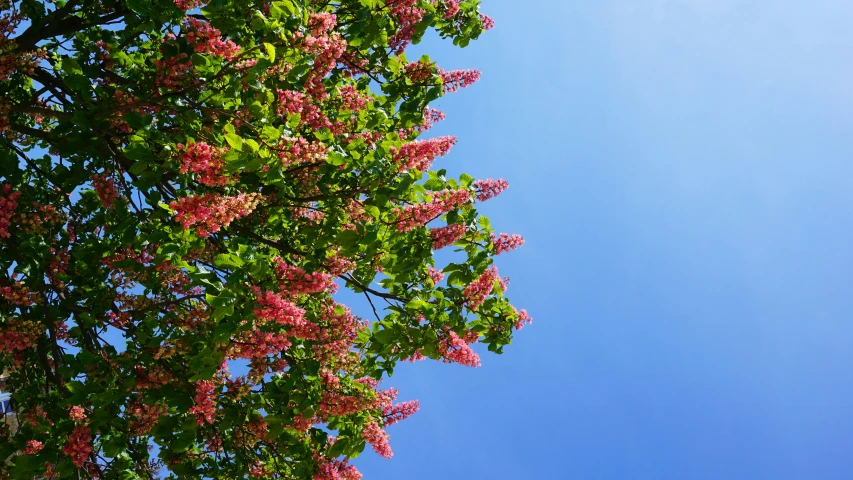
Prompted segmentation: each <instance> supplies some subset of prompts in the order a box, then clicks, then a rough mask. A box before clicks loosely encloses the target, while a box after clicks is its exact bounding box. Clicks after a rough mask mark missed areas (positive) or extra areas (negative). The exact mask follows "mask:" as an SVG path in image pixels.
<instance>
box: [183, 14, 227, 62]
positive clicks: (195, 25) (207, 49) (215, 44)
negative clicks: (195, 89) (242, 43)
mask: <svg viewBox="0 0 853 480" xmlns="http://www.w3.org/2000/svg"><path fill="white" fill-rule="evenodd" d="M187 22H188V27H189V28H188V32H187V35H186V37H187V42H189V44H190V45H192V47H193V49H194V50H195V51H196V52H198V53H207V54H209V55H214V56H217V57H223V58H225V59H226V60H234V58H235V57H236V56H237V54H238V53H240V47H238V46H237V44H235V43H234V42H232V41H231V40H223V39H222V32H220V31H219V30H217V29H216V28H214V27H212V26H211V25H210V24H209V23H208V22H204V21H201V20H198V19H196V18H193V17H189V18H188V19H187Z"/></svg>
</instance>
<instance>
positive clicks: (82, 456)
mask: <svg viewBox="0 0 853 480" xmlns="http://www.w3.org/2000/svg"><path fill="white" fill-rule="evenodd" d="M62 452H63V453H65V454H66V455H68V456H69V457H71V461H72V462H73V463H74V465H76V466H77V468H82V467H83V463H85V462H86V459H87V458H89V453H91V452H92V434H91V433H90V431H89V428H88V427H86V426H83V425H80V426H77V427H74V430H73V431H72V432H71V436H70V437H68V442H67V443H66V444H65V446H64V447H62Z"/></svg>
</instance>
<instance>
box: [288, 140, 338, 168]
mask: <svg viewBox="0 0 853 480" xmlns="http://www.w3.org/2000/svg"><path fill="white" fill-rule="evenodd" d="M284 140H285V142H284V143H283V145H282V146H281V147H279V150H278V158H279V159H280V160H281V164H282V166H285V167H289V166H290V165H296V164H300V163H320V162H323V161H325V160H326V150H327V149H326V145H325V144H323V142H319V141H312V142H309V141H308V140H306V139H305V138H304V137H297V138H287V137H285V138H284Z"/></svg>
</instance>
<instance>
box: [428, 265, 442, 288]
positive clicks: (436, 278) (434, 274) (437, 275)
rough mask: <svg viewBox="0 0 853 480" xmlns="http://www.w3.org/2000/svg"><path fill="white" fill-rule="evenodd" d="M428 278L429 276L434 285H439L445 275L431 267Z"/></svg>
mask: <svg viewBox="0 0 853 480" xmlns="http://www.w3.org/2000/svg"><path fill="white" fill-rule="evenodd" d="M427 276H429V279H430V280H432V283H433V285H438V282H440V281H441V280H442V279H443V278H444V273H442V271H441V270H439V269H437V268H432V267H429V269H428V270H427Z"/></svg>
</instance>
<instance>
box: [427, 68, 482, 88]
mask: <svg viewBox="0 0 853 480" xmlns="http://www.w3.org/2000/svg"><path fill="white" fill-rule="evenodd" d="M438 74H439V75H440V76H441V79H442V80H444V93H452V92H455V91H457V90H459V89H460V88H465V87H467V86H469V85H471V84H473V83H475V82H476V81H477V80H479V79H480V76H481V75H482V73H481V72H480V71H479V70H475V69H470V70H441V69H439V71H438Z"/></svg>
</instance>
